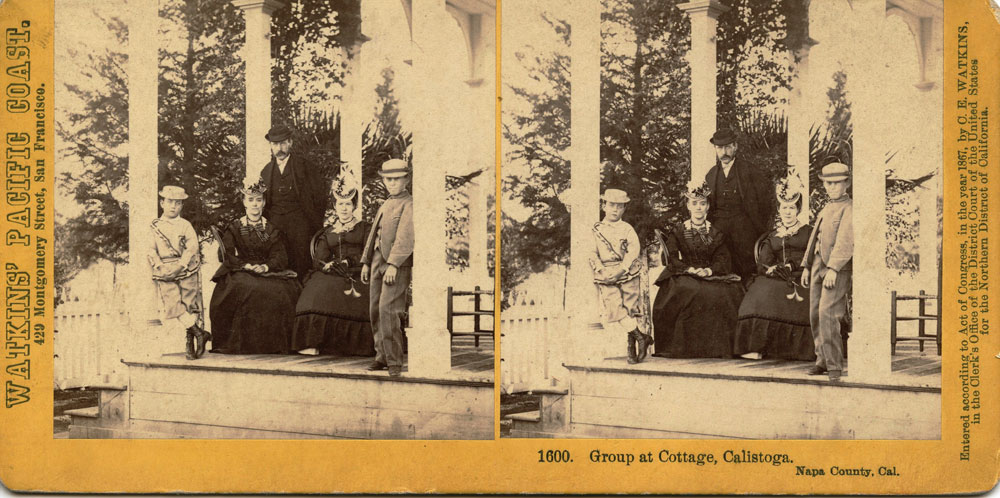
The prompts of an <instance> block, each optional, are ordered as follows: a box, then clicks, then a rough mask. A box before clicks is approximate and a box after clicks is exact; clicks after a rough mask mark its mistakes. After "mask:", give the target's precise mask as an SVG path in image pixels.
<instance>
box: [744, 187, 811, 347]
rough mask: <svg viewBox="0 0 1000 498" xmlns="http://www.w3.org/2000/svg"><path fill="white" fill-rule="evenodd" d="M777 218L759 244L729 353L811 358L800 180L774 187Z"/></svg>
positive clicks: (805, 229) (807, 228) (806, 234)
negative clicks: (755, 267) (754, 272)
mask: <svg viewBox="0 0 1000 498" xmlns="http://www.w3.org/2000/svg"><path fill="white" fill-rule="evenodd" d="M775 194H776V195H777V197H778V217H779V219H778V221H777V223H776V224H775V226H774V229H773V230H771V231H770V232H769V233H768V234H767V235H765V236H764V238H763V239H762V240H761V242H760V243H759V244H758V250H759V251H760V252H759V253H758V262H759V264H758V267H759V268H758V273H761V275H760V276H758V277H757V278H756V279H755V280H754V281H753V283H752V284H751V285H750V287H749V288H748V289H747V295H746V297H745V298H744V299H743V304H741V305H740V313H739V325H738V327H737V329H736V337H735V339H734V342H733V353H735V354H737V355H741V356H743V357H744V358H747V359H754V360H759V359H761V358H768V359H784V360H809V361H812V360H815V359H816V352H815V346H814V344H813V336H812V332H811V329H810V327H809V289H805V288H802V286H800V285H799V280H800V279H801V278H802V267H801V266H799V265H800V264H801V262H802V256H803V255H804V254H805V251H806V244H808V242H809V233H810V232H811V231H812V227H811V226H809V225H808V224H803V223H801V222H799V212H800V211H801V210H802V194H801V182H791V181H790V180H789V178H782V179H781V181H779V182H778V184H777V186H776V187H775Z"/></svg>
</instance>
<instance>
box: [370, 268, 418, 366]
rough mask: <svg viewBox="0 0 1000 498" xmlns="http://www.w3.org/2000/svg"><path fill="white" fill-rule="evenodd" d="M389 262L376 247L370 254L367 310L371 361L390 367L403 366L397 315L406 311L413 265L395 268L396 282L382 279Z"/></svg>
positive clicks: (401, 337) (400, 316)
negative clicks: (372, 342) (372, 350)
mask: <svg viewBox="0 0 1000 498" xmlns="http://www.w3.org/2000/svg"><path fill="white" fill-rule="evenodd" d="M388 268H389V263H386V262H385V260H384V259H382V253H381V252H380V251H378V250H376V251H374V254H373V255H372V265H371V287H370V289H371V293H370V296H369V299H370V302H369V306H368V312H369V315H370V316H371V322H372V332H373V333H374V334H375V361H376V362H377V363H381V364H383V365H387V366H390V367H394V366H395V367H402V366H403V330H402V328H401V322H400V320H401V318H402V315H403V313H404V312H406V290H407V288H409V286H410V279H411V278H412V272H413V268H412V267H409V266H404V267H401V268H398V269H397V271H396V283H394V284H392V285H386V284H384V283H382V278H383V277H384V276H385V271H386V270H387V269H388Z"/></svg>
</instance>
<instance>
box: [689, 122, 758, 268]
mask: <svg viewBox="0 0 1000 498" xmlns="http://www.w3.org/2000/svg"><path fill="white" fill-rule="evenodd" d="M710 142H712V145H714V146H715V157H716V158H717V159H718V160H719V161H718V163H716V165H715V166H712V169H710V170H708V174H706V175H705V182H706V183H707V184H708V186H709V188H711V191H712V193H711V194H709V196H708V202H709V213H708V220H709V221H710V222H711V223H712V225H714V226H716V227H718V229H719V230H720V231H722V232H723V233H724V234H726V238H725V240H726V245H727V246H728V247H727V248H728V249H729V253H730V254H732V257H733V270H734V271H735V272H736V273H737V274H738V275H739V276H740V278H742V279H743V282H744V283H746V282H747V279H748V278H749V277H750V275H752V274H753V273H754V270H755V266H756V265H755V264H754V255H753V247H754V244H755V243H756V242H757V238H758V237H760V235H761V234H762V233H764V232H766V231H767V230H768V229H769V228H770V225H771V222H772V221H773V220H772V218H773V217H774V208H773V205H772V202H771V199H772V197H773V192H771V184H770V183H769V182H768V181H767V180H766V179H765V178H764V176H763V175H762V174H761V173H760V172H759V171H758V170H757V168H756V167H754V166H753V165H751V164H749V163H746V162H743V161H737V160H736V150H737V148H738V146H737V143H736V134H735V133H733V131H732V130H729V129H722V130H718V131H716V132H715V134H714V135H712V139H711V140H710Z"/></svg>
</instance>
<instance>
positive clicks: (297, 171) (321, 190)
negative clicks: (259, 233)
mask: <svg viewBox="0 0 1000 498" xmlns="http://www.w3.org/2000/svg"><path fill="white" fill-rule="evenodd" d="M285 168H291V169H292V180H293V182H294V183H295V193H296V194H297V195H298V198H299V203H300V205H301V206H302V211H303V212H304V213H305V216H306V219H307V220H309V224H310V228H311V231H312V232H316V231H318V230H319V229H320V227H322V226H323V218H324V216H325V215H326V195H325V193H326V184H325V182H324V181H323V179H322V177H321V176H320V174H319V170H318V169H317V168H316V166H315V165H313V164H311V163H309V162H308V161H306V160H305V159H304V158H303V157H302V156H301V155H299V154H295V153H292V154H291V155H290V156H289V157H288V163H287V164H285ZM279 174H281V172H280V171H279V170H278V164H277V162H276V160H275V159H274V158H273V157H272V158H271V162H269V163H267V166H264V169H263V170H262V171H261V173H260V177H261V179H262V180H263V181H264V184H265V185H267V187H268V188H267V192H265V193H264V217H266V218H268V219H270V218H271V216H270V215H271V207H272V206H273V205H274V203H273V202H272V201H273V198H274V189H273V188H272V186H273V185H274V184H275V180H276V179H277V175H279Z"/></svg>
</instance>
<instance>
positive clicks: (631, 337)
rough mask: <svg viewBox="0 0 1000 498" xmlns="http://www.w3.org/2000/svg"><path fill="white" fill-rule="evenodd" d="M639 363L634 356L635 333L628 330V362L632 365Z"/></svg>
mask: <svg viewBox="0 0 1000 498" xmlns="http://www.w3.org/2000/svg"><path fill="white" fill-rule="evenodd" d="M636 363H639V359H638V358H637V357H636V352H635V335H634V334H632V333H631V332H629V334H628V364H629V365H634V364H636Z"/></svg>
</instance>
